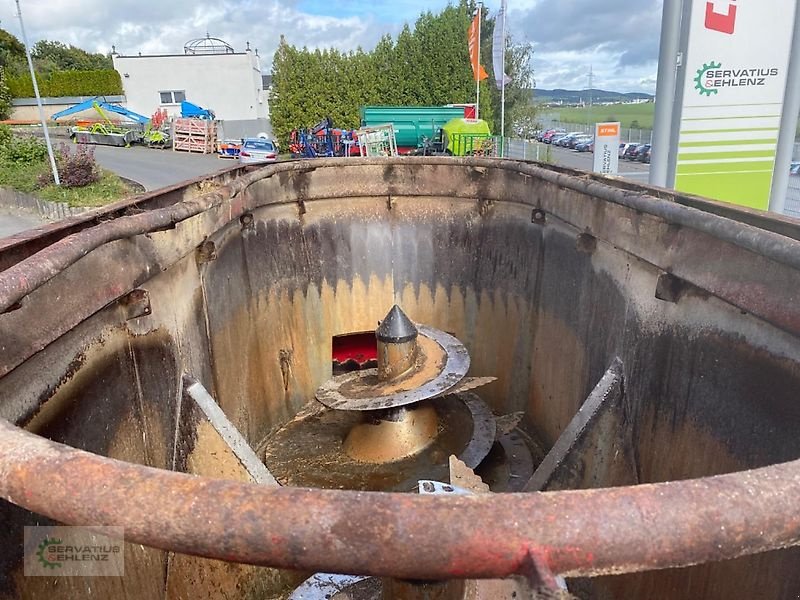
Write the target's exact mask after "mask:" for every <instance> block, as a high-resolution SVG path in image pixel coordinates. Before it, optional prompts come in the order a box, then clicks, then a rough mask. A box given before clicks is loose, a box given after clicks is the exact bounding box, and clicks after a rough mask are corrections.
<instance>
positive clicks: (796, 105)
mask: <svg viewBox="0 0 800 600" xmlns="http://www.w3.org/2000/svg"><path fill="white" fill-rule="evenodd" d="M798 81H800V10H796V12H795V16H794V34H793V36H792V53H791V56H790V57H789V72H788V73H787V78H786V95H785V96H784V99H783V113H782V114H781V130H780V133H779V135H778V151H777V153H776V155H775V171H774V173H773V174H772V190H771V191H770V196H769V209H770V210H771V211H772V212H776V213H783V212H784V211H785V210H786V195H787V193H788V191H789V165H790V164H791V162H792V155H793V154H794V141H795V136H796V131H797V116H798V114H800V85H797V82H798Z"/></svg>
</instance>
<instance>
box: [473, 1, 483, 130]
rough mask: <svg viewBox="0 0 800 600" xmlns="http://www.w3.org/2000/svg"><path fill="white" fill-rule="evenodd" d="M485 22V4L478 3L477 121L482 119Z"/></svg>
mask: <svg viewBox="0 0 800 600" xmlns="http://www.w3.org/2000/svg"><path fill="white" fill-rule="evenodd" d="M482 20H483V2H478V74H477V75H476V79H477V82H476V83H475V87H476V89H477V92H476V94H475V96H476V100H475V120H477V119H479V118H480V111H481V21H482Z"/></svg>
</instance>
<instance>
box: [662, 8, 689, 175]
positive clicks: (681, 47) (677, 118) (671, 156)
mask: <svg viewBox="0 0 800 600" xmlns="http://www.w3.org/2000/svg"><path fill="white" fill-rule="evenodd" d="M681 5H682V7H681V27H680V29H681V32H680V37H679V40H678V55H677V59H676V75H675V93H674V95H673V97H674V99H675V101H674V102H673V103H672V124H671V131H670V138H669V149H668V156H667V183H666V186H665V187H668V188H672V187H675V178H676V177H677V172H678V142H679V141H680V131H681V119H682V118H683V96H684V92H685V91H686V55H687V54H688V51H689V34H690V33H691V25H692V0H681ZM691 83H693V82H691ZM691 83H690V85H691Z"/></svg>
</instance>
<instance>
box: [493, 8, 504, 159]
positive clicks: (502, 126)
mask: <svg viewBox="0 0 800 600" xmlns="http://www.w3.org/2000/svg"><path fill="white" fill-rule="evenodd" d="M502 7H503V23H502V25H501V27H502V33H503V69H502V71H501V72H500V79H501V81H502V82H503V88H502V90H501V91H500V135H501V136H502V137H501V138H500V139H501V140H502V141H503V146H502V150H501V154H500V158H505V157H506V152H505V139H506V4H505V2H503V4H502ZM494 76H495V77H497V73H495V74H494Z"/></svg>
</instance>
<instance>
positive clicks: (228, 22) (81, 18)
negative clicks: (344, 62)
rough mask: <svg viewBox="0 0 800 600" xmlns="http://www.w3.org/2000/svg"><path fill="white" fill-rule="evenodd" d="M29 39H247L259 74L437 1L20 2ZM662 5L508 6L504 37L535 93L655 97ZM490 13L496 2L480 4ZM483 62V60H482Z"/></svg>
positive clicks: (97, 46) (581, 0)
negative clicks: (531, 77)
mask: <svg viewBox="0 0 800 600" xmlns="http://www.w3.org/2000/svg"><path fill="white" fill-rule="evenodd" d="M21 3H22V9H23V14H24V16H25V23H26V27H27V29H28V34H29V36H30V38H31V40H32V41H35V40H37V39H42V38H46V39H50V40H60V41H63V42H65V43H68V44H75V45H77V46H81V47H83V48H86V49H87V50H93V51H98V52H108V51H110V49H111V46H112V44H113V45H116V48H117V51H118V52H120V53H121V54H136V53H138V52H142V53H143V54H151V53H179V52H182V49H183V43H184V42H186V41H187V40H189V39H192V38H196V37H202V36H205V34H206V32H207V31H208V32H209V33H210V34H211V35H212V36H215V37H220V38H222V39H224V40H226V41H228V42H229V43H230V44H232V45H233V46H234V48H235V49H236V50H243V49H244V46H245V43H246V42H247V41H249V42H250V43H251V44H252V46H253V47H254V48H258V49H259V54H260V55H261V56H263V57H264V60H263V66H264V69H265V70H269V67H270V62H271V56H272V53H273V52H274V50H275V47H276V45H277V43H278V40H279V38H280V35H281V34H283V35H285V36H286V38H287V40H289V42H290V43H293V44H295V45H300V46H302V45H307V46H309V47H326V46H335V47H337V48H340V49H343V50H350V49H354V48H356V47H358V46H359V45H360V46H362V47H363V48H365V49H370V48H372V47H373V46H374V44H375V42H376V41H377V40H378V39H379V38H380V36H381V35H383V34H384V33H387V32H388V33H392V34H395V33H397V32H398V31H399V30H400V29H401V28H402V26H403V23H405V22H410V23H412V24H413V21H414V20H415V17H416V15H418V14H419V13H420V12H421V11H422V10H437V9H439V8H441V7H443V6H446V5H447V0H399V1H398V0H391V1H390V0H168V1H164V0H161V1H155V0H21ZM661 3H662V0H636V1H635V2H631V1H630V0H606V1H605V2H603V3H602V10H601V9H600V8H599V7H600V5H599V4H598V2H597V1H596V0H508V4H509V20H508V23H509V25H508V26H509V30H510V33H511V35H512V36H513V37H514V38H515V39H517V40H524V41H530V42H532V43H533V44H534V47H535V56H534V62H533V68H534V71H535V77H536V85H537V87H539V88H546V89H548V88H554V87H561V88H568V89H582V88H585V87H586V86H587V83H588V77H587V75H588V71H589V66H590V65H591V66H592V67H593V69H594V73H595V84H594V85H595V87H598V88H603V89H608V90H615V91H647V92H653V91H654V89H655V74H656V58H657V54H658V38H659V28H660V20H661ZM486 5H487V6H488V7H489V8H490V9H491V10H496V9H497V8H498V7H499V0H487V2H486ZM0 27H2V28H3V29H7V30H9V31H11V32H12V33H14V34H15V35H17V37H20V31H19V21H18V20H17V19H16V10H15V8H14V2H13V0H0ZM487 59H488V57H487Z"/></svg>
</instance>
